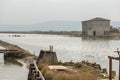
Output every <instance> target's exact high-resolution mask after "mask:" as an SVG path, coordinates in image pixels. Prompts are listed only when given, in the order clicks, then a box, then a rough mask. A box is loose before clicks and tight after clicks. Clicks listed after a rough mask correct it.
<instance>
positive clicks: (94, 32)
mask: <svg viewBox="0 0 120 80" xmlns="http://www.w3.org/2000/svg"><path fill="white" fill-rule="evenodd" d="M82 35H83V37H88V36H109V35H110V20H108V19H103V18H94V19H91V20H87V21H82Z"/></svg>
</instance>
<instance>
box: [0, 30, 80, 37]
mask: <svg viewBox="0 0 120 80" xmlns="http://www.w3.org/2000/svg"><path fill="white" fill-rule="evenodd" d="M0 33H5V34H8V33H17V34H51V35H70V36H76V37H81V36H82V31H0Z"/></svg>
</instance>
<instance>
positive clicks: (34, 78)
mask: <svg viewBox="0 0 120 80" xmlns="http://www.w3.org/2000/svg"><path fill="white" fill-rule="evenodd" d="M27 80H45V78H44V77H43V75H42V73H41V72H40V71H39V69H38V67H37V65H36V62H32V63H31V64H30V66H29V73H28V79H27Z"/></svg>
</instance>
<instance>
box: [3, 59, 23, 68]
mask: <svg viewBox="0 0 120 80" xmlns="http://www.w3.org/2000/svg"><path fill="white" fill-rule="evenodd" d="M4 64H5V65H17V66H20V67H22V66H23V64H22V63H20V62H18V61H17V60H4Z"/></svg>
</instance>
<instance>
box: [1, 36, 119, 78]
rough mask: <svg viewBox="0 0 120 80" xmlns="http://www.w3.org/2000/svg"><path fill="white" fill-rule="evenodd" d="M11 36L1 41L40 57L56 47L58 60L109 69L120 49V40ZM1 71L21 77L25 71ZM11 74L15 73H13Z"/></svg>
mask: <svg viewBox="0 0 120 80" xmlns="http://www.w3.org/2000/svg"><path fill="white" fill-rule="evenodd" d="M11 35H12V34H9V35H8V34H0V40H4V41H7V42H10V43H13V44H16V45H19V46H20V47H22V48H24V49H26V50H28V51H30V52H31V53H33V54H36V55H39V52H40V50H43V49H44V50H48V49H49V45H52V46H54V51H55V52H56V53H57V57H58V59H59V60H61V61H70V60H72V61H74V62H77V61H81V60H88V61H91V62H96V63H99V64H101V66H102V68H108V61H109V60H108V55H111V56H117V53H114V51H115V50H116V49H117V48H119V49H120V40H106V39H96V40H94V39H87V40H85V39H82V38H81V37H69V36H58V35H38V34H21V37H11ZM0 58H1V57H0ZM113 62H114V63H113V70H116V71H118V61H113ZM3 66H5V67H3ZM6 67H7V68H6ZM17 68H18V69H17ZM0 69H2V70H5V69H8V71H9V70H10V69H11V70H16V74H19V75H20V76H22V74H21V73H22V71H23V73H24V70H25V69H23V68H19V67H18V66H14V67H13V65H12V67H11V66H10V67H9V66H6V65H0ZM17 72H18V73H17ZM1 73H3V72H1V70H0V77H1ZM9 73H10V72H7V70H6V72H4V73H3V74H2V76H3V79H4V78H5V79H4V80H7V79H6V77H4V76H5V74H6V75H8V74H9ZM11 74H15V73H13V72H11ZM22 77H24V76H22ZM18 78H19V77H18ZM12 80H15V79H12ZM17 80H19V79H17ZM22 80H24V79H22Z"/></svg>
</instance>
